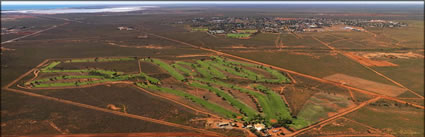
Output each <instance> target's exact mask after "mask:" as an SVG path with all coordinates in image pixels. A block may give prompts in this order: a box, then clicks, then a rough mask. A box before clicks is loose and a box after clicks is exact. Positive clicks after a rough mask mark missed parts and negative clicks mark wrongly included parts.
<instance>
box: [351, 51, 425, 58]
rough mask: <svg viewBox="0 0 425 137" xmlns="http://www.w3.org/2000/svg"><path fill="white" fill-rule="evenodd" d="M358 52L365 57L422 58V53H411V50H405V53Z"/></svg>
mask: <svg viewBox="0 0 425 137" xmlns="http://www.w3.org/2000/svg"><path fill="white" fill-rule="evenodd" d="M358 54H359V55H360V56H363V57H365V58H390V59H391V58H401V59H410V58H424V56H423V55H421V54H417V53H413V52H407V53H383V52H373V53H367V52H360V53H358Z"/></svg>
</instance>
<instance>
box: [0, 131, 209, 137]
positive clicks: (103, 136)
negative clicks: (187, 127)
mask: <svg viewBox="0 0 425 137" xmlns="http://www.w3.org/2000/svg"><path fill="white" fill-rule="evenodd" d="M164 136H166V137H176V136H179V137H181V136H185V137H188V136H190V137H214V136H209V135H205V134H199V133H190V132H147V133H100V134H71V135H31V136H19V137H164ZM4 137H16V136H4Z"/></svg>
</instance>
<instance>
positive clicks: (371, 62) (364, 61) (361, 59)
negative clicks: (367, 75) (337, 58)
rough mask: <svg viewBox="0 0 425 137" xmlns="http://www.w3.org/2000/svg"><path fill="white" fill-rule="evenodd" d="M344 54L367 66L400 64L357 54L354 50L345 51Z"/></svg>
mask: <svg viewBox="0 0 425 137" xmlns="http://www.w3.org/2000/svg"><path fill="white" fill-rule="evenodd" d="M344 55H345V56H347V57H349V58H351V59H353V60H355V61H357V62H359V63H360V64H363V65H365V66H376V67H384V66H398V65H397V64H394V63H391V62H388V61H377V60H371V59H369V58H366V57H363V56H357V55H355V54H354V53H353V52H345V53H344Z"/></svg>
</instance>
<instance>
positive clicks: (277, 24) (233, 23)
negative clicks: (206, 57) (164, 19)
mask: <svg viewBox="0 0 425 137" xmlns="http://www.w3.org/2000/svg"><path fill="white" fill-rule="evenodd" d="M177 23H179V24H182V23H185V24H190V27H191V29H192V31H207V32H208V33H210V34H228V33H235V34H240V33H256V32H269V33H281V32H296V33H302V32H323V31H334V29H329V28H331V27H333V26H336V25H339V26H341V25H342V26H343V27H339V29H343V30H352V31H364V29H363V28H364V27H379V28H384V27H385V28H393V27H406V26H407V23H404V22H396V21H387V20H366V19H328V18H283V17H198V18H193V19H190V20H185V21H179V22H177Z"/></svg>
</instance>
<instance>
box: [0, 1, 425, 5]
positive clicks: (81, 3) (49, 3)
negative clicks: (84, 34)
mask: <svg viewBox="0 0 425 137" xmlns="http://www.w3.org/2000/svg"><path fill="white" fill-rule="evenodd" d="M1 4H2V5H63V4H66V5H69V4H75V5H116V4H424V2H423V1H1Z"/></svg>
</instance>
